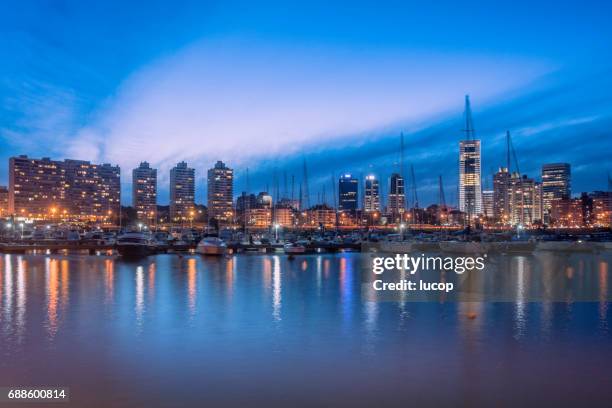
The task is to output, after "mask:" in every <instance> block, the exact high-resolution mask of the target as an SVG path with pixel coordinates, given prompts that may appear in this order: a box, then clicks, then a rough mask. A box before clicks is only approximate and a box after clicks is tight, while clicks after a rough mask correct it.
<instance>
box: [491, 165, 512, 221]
mask: <svg viewBox="0 0 612 408" xmlns="http://www.w3.org/2000/svg"><path fill="white" fill-rule="evenodd" d="M509 185H510V172H509V171H508V168H507V167H500V168H499V170H498V171H497V173H495V175H493V219H494V220H495V222H497V223H500V224H509V222H510V199H509V197H508V186H509Z"/></svg>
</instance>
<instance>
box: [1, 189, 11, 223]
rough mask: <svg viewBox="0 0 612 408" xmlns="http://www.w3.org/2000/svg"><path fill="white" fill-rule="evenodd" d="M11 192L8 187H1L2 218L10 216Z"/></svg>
mask: <svg viewBox="0 0 612 408" xmlns="http://www.w3.org/2000/svg"><path fill="white" fill-rule="evenodd" d="M8 202H9V190H8V187H6V186H0V218H4V217H7V216H8V215H9V210H8V209H9V205H8Z"/></svg>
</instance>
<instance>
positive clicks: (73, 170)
mask: <svg viewBox="0 0 612 408" xmlns="http://www.w3.org/2000/svg"><path fill="white" fill-rule="evenodd" d="M120 178H121V171H120V169H119V167H118V166H112V165H110V164H107V163H105V164H92V163H90V162H88V161H83V160H69V159H67V160H64V161H55V160H51V159H49V158H42V159H32V158H28V157H27V156H18V157H11V158H10V159H9V209H8V211H9V213H10V214H13V215H15V216H18V217H26V218H32V219H49V220H60V219H66V220H78V221H92V222H100V221H102V222H113V221H114V220H117V219H118V215H119V209H120V207H119V206H120V198H121V188H120V185H121V182H120Z"/></svg>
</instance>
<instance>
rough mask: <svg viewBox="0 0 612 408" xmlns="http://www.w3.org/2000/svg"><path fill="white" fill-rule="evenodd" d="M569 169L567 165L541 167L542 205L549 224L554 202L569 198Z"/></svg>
mask: <svg viewBox="0 0 612 408" xmlns="http://www.w3.org/2000/svg"><path fill="white" fill-rule="evenodd" d="M571 196H572V188H571V167H570V165H569V163H549V164H545V165H543V166H542V203H543V207H544V215H545V218H546V221H547V222H549V219H548V218H550V217H549V216H550V214H551V212H552V207H553V203H554V201H558V200H561V199H564V198H571Z"/></svg>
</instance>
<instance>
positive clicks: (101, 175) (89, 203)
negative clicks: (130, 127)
mask: <svg viewBox="0 0 612 408" xmlns="http://www.w3.org/2000/svg"><path fill="white" fill-rule="evenodd" d="M63 166H64V168H65V174H66V183H67V184H66V186H67V188H66V200H67V201H68V203H69V204H68V207H69V212H70V213H71V214H72V216H73V218H77V219H81V220H91V221H95V220H101V219H104V218H105V217H110V218H112V215H113V214H118V212H119V205H120V191H121V182H120V170H119V167H118V166H111V165H110V164H107V163H105V164H91V163H90V162H88V161H83V160H64V162H63Z"/></svg>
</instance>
